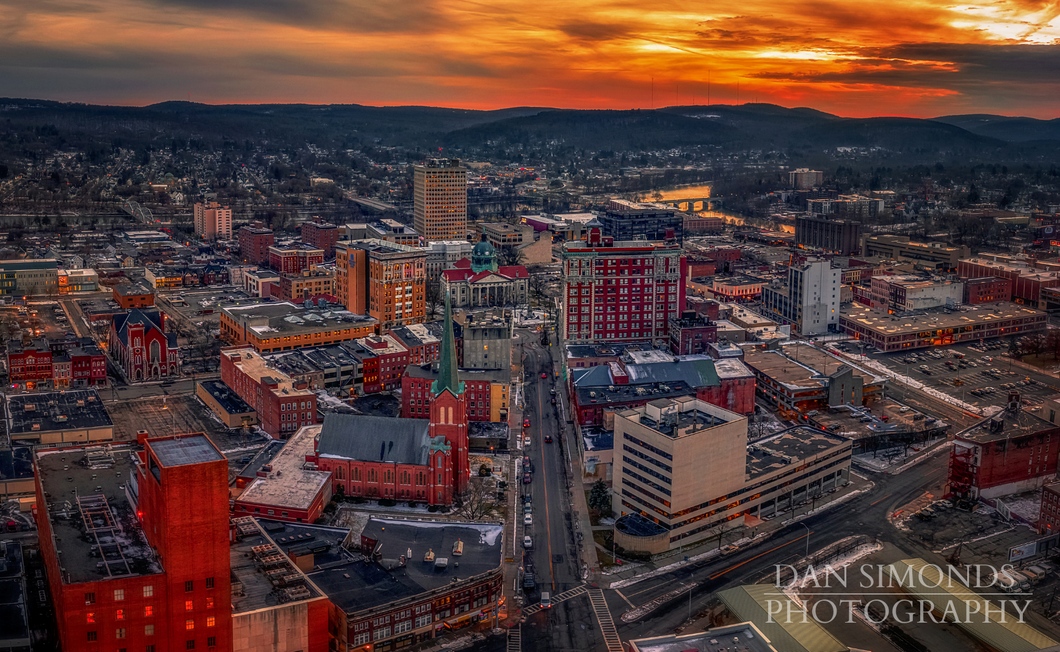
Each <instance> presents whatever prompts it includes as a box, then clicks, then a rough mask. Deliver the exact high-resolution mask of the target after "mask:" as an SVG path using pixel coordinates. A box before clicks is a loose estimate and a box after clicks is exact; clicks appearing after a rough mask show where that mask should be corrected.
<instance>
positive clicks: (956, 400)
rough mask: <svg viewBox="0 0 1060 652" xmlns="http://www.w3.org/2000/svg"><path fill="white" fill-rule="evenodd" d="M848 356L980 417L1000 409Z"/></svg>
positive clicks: (865, 360)
mask: <svg viewBox="0 0 1060 652" xmlns="http://www.w3.org/2000/svg"><path fill="white" fill-rule="evenodd" d="M848 357H851V358H857V359H858V362H859V363H860V364H861V365H863V366H865V367H868V368H869V369H875V370H876V371H879V372H881V373H882V374H884V375H885V376H887V377H889V378H892V379H894V380H896V381H898V382H900V383H902V384H903V385H908V386H909V387H913V388H915V389H919V390H920V391H922V392H924V393H925V394H928V395H930V396H932V397H934V398H937V399H938V400H940V401H942V402H944V403H949V404H950V405H952V406H954V407H958V408H960V409H962V410H967V411H968V412H971V413H972V414H977V415H979V416H981V417H985V416H990V415H993V414H996V413H997V412H998V411H999V410H1000V409H1001V408H1000V407H999V406H989V407H986V408H980V407H976V406H974V405H971V404H970V403H965V402H964V401H962V400H960V399H959V398H955V397H953V396H950V395H949V394H946V393H945V392H940V391H939V390H937V389H934V388H933V387H928V386H927V385H925V384H924V383H922V382H920V381H919V380H916V379H914V378H910V377H909V376H905V375H903V374H900V373H898V372H896V371H894V370H893V369H891V368H890V367H887V366H886V365H884V364H882V363H880V362H878V361H876V360H869V359H868V358H866V357H864V356H856V355H855V356H848Z"/></svg>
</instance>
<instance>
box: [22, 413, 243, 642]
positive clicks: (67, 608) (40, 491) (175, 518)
mask: <svg viewBox="0 0 1060 652" xmlns="http://www.w3.org/2000/svg"><path fill="white" fill-rule="evenodd" d="M141 444H142V448H141V446H137V445H134V444H117V445H112V446H107V447H102V446H99V447H89V448H62V449H51V450H38V451H36V453H35V456H34V467H35V475H36V492H37V505H36V514H35V515H36V520H37V525H38V527H39V531H40V554H41V558H42V559H43V560H44V564H45V568H46V570H47V578H48V583H49V586H50V589H51V597H52V605H53V606H54V608H55V612H56V623H57V626H58V635H59V639H60V644H61V646H62V649H64V650H68V651H71V652H75V651H77V650H86V651H91V652H95V651H103V650H123V649H124V650H130V649H131V650H147V651H152V652H171V651H172V652H176V651H177V650H204V651H209V650H231V649H233V645H232V624H231V593H232V589H231V580H230V569H231V564H230V557H229V541H228V539H229V529H228V462H227V460H226V459H225V457H224V455H222V454H221V452H220V451H219V450H217V448H216V447H215V446H214V445H213V444H212V443H211V442H210V440H209V439H208V438H207V437H206V436H205V435H203V434H193V435H178V436H174V437H162V438H155V439H144V440H143V441H142V442H141ZM191 489H194V490H191ZM72 492H73V493H72ZM60 495H66V496H70V497H71V498H70V499H69V500H66V499H62V500H60V499H59V498H58V497H59V496H60ZM64 501H65V502H64ZM64 504H65V506H64ZM71 509H72V511H73V516H74V518H70V517H68V516H67V514H68V513H69V511H70V510H71ZM163 560H164V564H163Z"/></svg>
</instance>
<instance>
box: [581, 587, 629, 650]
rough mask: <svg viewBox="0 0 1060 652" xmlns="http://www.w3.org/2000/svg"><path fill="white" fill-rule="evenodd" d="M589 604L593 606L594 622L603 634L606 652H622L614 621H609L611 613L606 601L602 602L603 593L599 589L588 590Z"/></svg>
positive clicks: (620, 640)
mask: <svg viewBox="0 0 1060 652" xmlns="http://www.w3.org/2000/svg"><path fill="white" fill-rule="evenodd" d="M589 602H591V603H592V605H593V611H594V612H595V613H596V622H598V623H599V624H600V631H602V632H603V634H604V643H606V644H607V652H623V650H622V639H620V638H619V637H618V630H617V629H616V628H615V621H614V620H612V619H611V611H610V610H609V609H608V608H607V601H606V600H604V592H603V591H601V590H600V589H589Z"/></svg>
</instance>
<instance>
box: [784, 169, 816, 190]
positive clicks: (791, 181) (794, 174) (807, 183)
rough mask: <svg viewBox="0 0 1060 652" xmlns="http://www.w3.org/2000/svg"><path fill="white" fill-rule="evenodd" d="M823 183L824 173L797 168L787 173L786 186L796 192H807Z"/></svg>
mask: <svg viewBox="0 0 1060 652" xmlns="http://www.w3.org/2000/svg"><path fill="white" fill-rule="evenodd" d="M823 183H824V172H821V171H820V170H811V169H810V168H798V169H796V170H791V171H790V172H788V185H789V186H791V187H792V188H795V189H796V190H809V189H810V188H816V187H817V186H819V185H821V184H823Z"/></svg>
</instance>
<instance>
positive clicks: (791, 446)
mask: <svg viewBox="0 0 1060 652" xmlns="http://www.w3.org/2000/svg"><path fill="white" fill-rule="evenodd" d="M843 446H847V447H848V448H849V447H850V440H848V439H846V438H844V437H839V436H836V435H830V434H827V433H824V432H821V431H820V430H818V429H817V428H813V427H811V426H803V427H800V428H799V429H798V430H792V431H790V432H785V433H783V434H780V435H774V436H773V437H770V438H768V439H762V440H759V441H756V442H754V443H752V444H749V445H748V446H747V476H748V479H751V478H755V477H757V476H760V475H764V474H767V473H772V472H773V471H776V470H778V469H781V468H783V467H785V466H787V465H790V464H795V463H796V462H798V461H799V460H805V459H809V458H812V457H815V456H817V455H820V454H822V453H827V452H829V451H832V450H835V449H837V448H842V447H843Z"/></svg>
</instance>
